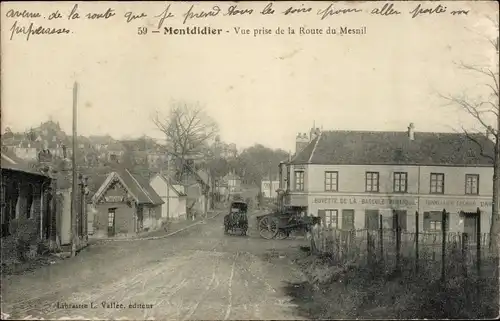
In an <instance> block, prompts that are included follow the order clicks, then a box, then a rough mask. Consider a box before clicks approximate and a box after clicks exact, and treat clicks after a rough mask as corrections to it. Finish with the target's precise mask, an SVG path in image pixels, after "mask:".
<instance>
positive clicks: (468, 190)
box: [465, 174, 479, 195]
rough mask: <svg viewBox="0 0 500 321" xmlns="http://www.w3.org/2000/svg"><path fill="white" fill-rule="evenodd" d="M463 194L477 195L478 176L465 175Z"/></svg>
mask: <svg viewBox="0 0 500 321" xmlns="http://www.w3.org/2000/svg"><path fill="white" fill-rule="evenodd" d="M465 194H470V195H478V194H479V175H477V174H466V175H465Z"/></svg>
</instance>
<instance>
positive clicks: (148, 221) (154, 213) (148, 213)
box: [143, 205, 162, 231]
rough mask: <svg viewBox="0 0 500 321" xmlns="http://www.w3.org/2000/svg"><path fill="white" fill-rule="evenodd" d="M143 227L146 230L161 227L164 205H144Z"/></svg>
mask: <svg viewBox="0 0 500 321" xmlns="http://www.w3.org/2000/svg"><path fill="white" fill-rule="evenodd" d="M143 215H144V217H143V229H144V230H146V231H148V230H149V231H151V230H156V229H158V228H159V227H161V218H162V206H160V205H158V206H149V205H144V211H143Z"/></svg>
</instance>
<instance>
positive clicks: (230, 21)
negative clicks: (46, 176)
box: [1, 1, 498, 150]
mask: <svg viewBox="0 0 500 321" xmlns="http://www.w3.org/2000/svg"><path fill="white" fill-rule="evenodd" d="M74 4H75V3H73V2H58V3H56V2H51V3H36V2H31V3H5V2H3V3H2V15H3V16H2V19H1V24H2V25H1V26H2V31H1V32H2V33H1V49H2V64H1V71H2V74H1V75H2V76H1V77H2V79H1V80H2V82H1V91H2V92H1V94H2V95H1V107H2V118H1V125H2V131H3V129H4V128H5V127H7V126H8V127H11V129H12V130H14V131H21V130H25V129H26V128H29V127H30V126H37V125H39V124H40V123H41V122H44V121H46V120H48V119H52V120H54V121H59V122H60V124H61V126H62V127H63V129H64V130H65V131H66V132H67V133H70V132H71V124H72V121H71V115H72V113H71V111H72V86H73V83H74V82H75V81H78V84H79V92H78V133H79V134H83V135H102V134H110V135H112V136H113V137H115V138H121V137H137V136H140V135H143V134H146V135H149V136H152V137H156V138H163V135H162V134H161V132H159V131H158V130H157V129H156V128H155V126H154V124H153V122H152V121H151V117H152V115H154V113H155V112H156V111H159V112H161V113H167V112H168V110H169V105H170V103H171V102H172V101H183V102H186V103H188V104H189V103H193V104H194V103H198V104H201V105H203V106H204V108H205V110H206V112H207V113H208V114H209V115H211V117H212V118H213V119H215V120H216V121H217V123H218V124H219V127H220V136H221V138H222V140H224V141H226V142H229V143H235V144H236V145H237V146H238V148H245V147H248V146H251V145H253V144H255V143H260V144H263V145H265V146H269V147H272V148H283V149H285V150H293V149H294V146H295V137H296V135H297V133H298V132H309V129H310V128H311V126H312V125H313V124H316V126H317V127H322V128H323V129H324V130H336V129H349V130H396V131H398V130H401V131H405V130H406V129H407V127H408V124H409V123H410V122H413V123H414V124H415V130H416V131H439V132H441V131H455V130H457V129H459V128H460V127H461V126H462V125H463V126H465V127H467V128H472V127H475V123H474V122H473V121H472V120H471V118H470V117H469V116H467V115H465V114H464V113H460V112H459V110H458V109H457V108H456V107H453V106H447V105H446V102H445V101H444V100H443V99H442V98H441V97H439V94H445V95H447V94H453V95H455V94H462V93H464V92H467V93H468V94H469V95H482V94H484V88H485V86H484V84H485V80H486V79H485V78H482V77H480V76H479V75H477V74H473V73H470V72H466V71H464V70H461V69H460V68H458V67H457V64H456V63H457V62H460V61H464V62H467V63H471V64H477V65H490V66H491V65H493V66H494V65H495V61H496V60H497V59H498V57H497V56H496V52H495V50H494V48H493V47H492V46H491V44H489V43H488V41H487V40H486V38H487V37H488V36H491V37H493V35H495V34H496V32H497V31H496V30H495V28H494V25H493V24H492V22H491V21H490V20H488V19H487V18H486V17H485V16H486V15H491V14H492V13H494V12H495V10H498V4H497V3H496V2H479V3H472V2H459V1H453V2H440V4H442V5H443V6H446V7H447V10H448V11H447V13H445V14H433V15H429V14H421V15H420V16H418V17H416V18H412V17H411V14H409V11H411V10H412V9H413V8H415V7H416V6H417V5H418V2H413V3H412V2H409V3H404V2H395V3H394V5H395V6H396V7H397V9H399V10H400V11H401V12H402V14H401V15H394V16H376V15H370V14H368V13H366V11H371V10H372V9H373V8H375V7H381V6H382V4H379V3H374V2H364V3H363V2H361V3H334V7H335V8H358V9H361V10H363V12H362V13H359V14H348V15H336V16H330V17H327V18H325V19H323V20H321V18H320V17H319V16H318V15H317V14H316V12H317V11H318V10H321V9H325V8H326V7H328V5H329V4H330V2H309V3H308V2H294V3H292V2H290V3H274V4H273V8H274V9H275V10H276V12H278V13H279V12H282V11H284V10H285V9H286V8H288V7H289V6H290V5H294V6H295V7H297V8H300V7H303V8H307V7H312V8H313V10H312V12H310V13H305V14H295V15H291V16H290V15H288V16H284V15H278V14H277V15H272V16H262V15H260V14H258V11H261V10H262V9H263V7H265V5H266V2H254V3H250V2H248V3H247V2H239V4H238V6H239V7H240V8H247V9H254V11H255V13H254V14H252V15H250V16H239V17H236V16H222V13H220V14H219V15H218V16H216V17H210V18H199V19H191V20H189V21H188V22H186V24H185V25H183V21H182V20H183V18H182V17H181V15H182V13H184V12H186V11H187V10H188V9H189V7H190V6H191V4H188V3H173V4H172V5H171V8H170V12H172V13H173V14H175V17H173V18H169V19H166V20H165V22H164V26H169V27H170V26H171V27H174V28H182V27H186V26H200V27H204V26H210V27H212V28H222V29H223V30H224V31H225V30H227V31H229V32H223V34H222V35H220V36H213V35H212V36H170V35H163V33H160V34H152V33H151V32H150V31H151V30H154V29H155V26H156V25H157V24H158V21H159V18H156V17H154V16H155V15H158V14H160V13H162V12H163V11H164V10H165V8H166V6H167V5H168V3H167V2H151V3H148V2H133V3H132V2H130V3H127V2H124V3H118V4H116V3H78V12H80V13H81V14H82V15H83V14H84V13H87V12H104V11H106V9H107V8H108V7H111V8H113V9H114V12H115V13H116V16H114V17H112V18H110V19H108V20H97V21H91V20H88V19H84V18H82V19H75V20H71V21H69V20H68V18H67V15H68V14H69V13H70V12H71V9H72V8H73V5H74ZM301 4H302V5H301ZM422 4H423V5H425V6H426V7H429V8H431V7H432V8H433V7H434V6H435V5H434V4H433V3H429V2H422ZM215 5H218V6H220V8H221V9H222V10H223V11H225V10H227V8H228V7H229V6H230V5H231V4H228V3H222V2H221V3H216V2H213V3H210V2H204V3H199V4H195V7H194V10H209V9H210V8H212V7H213V6H215ZM431 5H432V6H431ZM436 5H437V4H436ZM11 8H12V9H15V10H20V11H22V10H28V11H31V12H39V13H40V14H41V17H40V18H32V19H29V18H19V17H18V18H12V17H7V16H6V15H7V12H8V10H9V9H11ZM459 9H464V10H469V14H468V15H461V16H453V15H451V14H449V12H450V11H451V10H459ZM56 10H58V11H59V13H60V14H61V16H62V18H61V19H52V20H48V19H47V17H48V16H49V14H50V13H52V12H55V11H56ZM127 11H133V12H134V13H136V14H139V13H141V12H144V13H146V14H147V15H148V16H147V17H146V18H143V19H136V20H134V21H132V22H130V23H126V22H125V19H124V17H123V16H124V14H125V13H126V12H127ZM497 12H498V11H497ZM44 17H45V18H44ZM30 22H33V23H34V25H36V26H44V27H51V28H63V27H64V28H67V29H69V30H71V33H70V34H65V35H33V36H31V37H30V39H29V41H27V40H26V36H25V35H22V34H18V35H14V36H13V38H12V39H9V38H10V37H11V33H12V31H11V28H12V26H13V25H14V24H16V26H17V27H21V26H24V27H26V28H27V27H28V26H29V24H30ZM141 26H146V27H148V30H149V32H148V34H146V35H138V28H139V27H141ZM301 26H302V27H305V28H324V29H326V28H328V27H331V28H336V29H337V30H338V29H339V28H340V27H343V26H346V27H348V28H361V27H366V30H367V34H365V35H344V36H339V35H326V34H323V35H299V34H297V33H296V34H294V35H288V34H284V35H276V34H271V35H258V36H254V35H253V31H254V30H253V29H254V28H257V29H259V28H268V29H271V30H273V31H274V30H276V28H277V27H282V28H284V29H285V30H286V29H287V28H288V27H293V28H295V29H297V31H298V29H299V28H300V27H301ZM234 27H241V28H242V29H245V28H248V29H250V32H251V34H250V35H241V34H239V35H238V34H236V33H235V32H234Z"/></svg>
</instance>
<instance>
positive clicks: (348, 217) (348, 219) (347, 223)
mask: <svg viewBox="0 0 500 321" xmlns="http://www.w3.org/2000/svg"><path fill="white" fill-rule="evenodd" d="M342 229H343V230H354V210H342Z"/></svg>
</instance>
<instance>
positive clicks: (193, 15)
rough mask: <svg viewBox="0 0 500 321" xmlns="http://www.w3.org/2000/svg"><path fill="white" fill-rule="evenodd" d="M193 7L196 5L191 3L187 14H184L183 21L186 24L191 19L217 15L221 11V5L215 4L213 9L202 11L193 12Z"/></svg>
mask: <svg viewBox="0 0 500 321" xmlns="http://www.w3.org/2000/svg"><path fill="white" fill-rule="evenodd" d="M193 9H194V5H191V7H190V8H189V10H188V11H187V12H186V13H185V14H183V16H184V21H183V22H182V23H183V24H185V23H186V22H187V21H188V20H189V19H200V18H207V17H216V16H217V15H218V14H219V12H220V11H221V9H220V7H219V6H213V7H212V9H211V10H208V11H203V10H201V11H200V12H193Z"/></svg>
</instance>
